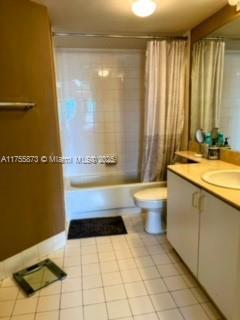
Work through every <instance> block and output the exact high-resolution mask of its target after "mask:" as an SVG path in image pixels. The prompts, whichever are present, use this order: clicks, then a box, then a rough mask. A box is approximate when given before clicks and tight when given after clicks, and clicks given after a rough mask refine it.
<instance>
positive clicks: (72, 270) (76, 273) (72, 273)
mask: <svg viewBox="0 0 240 320" xmlns="http://www.w3.org/2000/svg"><path fill="white" fill-rule="evenodd" d="M64 271H65V272H66V273H67V277H68V278H78V277H81V275H82V272H81V266H73V267H66V268H64Z"/></svg>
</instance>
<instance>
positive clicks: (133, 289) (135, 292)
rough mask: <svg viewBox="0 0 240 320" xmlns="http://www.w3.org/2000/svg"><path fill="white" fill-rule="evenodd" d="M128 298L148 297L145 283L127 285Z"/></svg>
mask: <svg viewBox="0 0 240 320" xmlns="http://www.w3.org/2000/svg"><path fill="white" fill-rule="evenodd" d="M125 289H126V292H127V296H128V298H135V297H140V296H145V295H147V290H146V288H145V286H144V282H143V281H138V282H131V283H125Z"/></svg>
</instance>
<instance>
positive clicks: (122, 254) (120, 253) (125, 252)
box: [115, 249, 132, 260]
mask: <svg viewBox="0 0 240 320" xmlns="http://www.w3.org/2000/svg"><path fill="white" fill-rule="evenodd" d="M115 255H116V257H117V259H119V260H121V259H129V258H132V253H131V251H130V250H129V249H122V250H117V251H115Z"/></svg>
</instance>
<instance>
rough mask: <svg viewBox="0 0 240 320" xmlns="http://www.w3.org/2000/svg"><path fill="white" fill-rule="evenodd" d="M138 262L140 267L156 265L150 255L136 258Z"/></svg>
mask: <svg viewBox="0 0 240 320" xmlns="http://www.w3.org/2000/svg"><path fill="white" fill-rule="evenodd" d="M136 264H137V266H138V267H139V268H146V267H152V266H154V262H153V259H152V258H151V257H150V256H146V257H138V258H136Z"/></svg>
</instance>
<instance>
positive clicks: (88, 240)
mask: <svg viewBox="0 0 240 320" xmlns="http://www.w3.org/2000/svg"><path fill="white" fill-rule="evenodd" d="M95 244H96V239H95V238H86V239H81V240H80V246H81V248H83V247H87V246H93V245H95Z"/></svg>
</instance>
